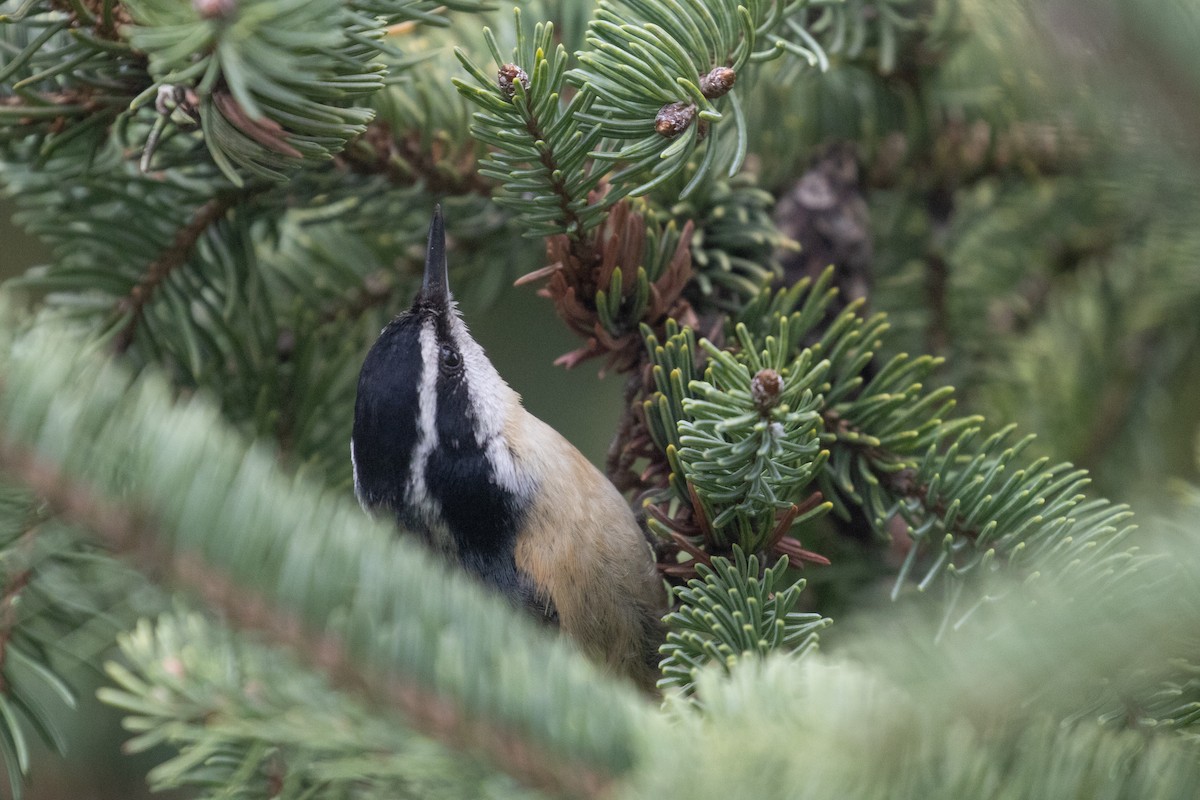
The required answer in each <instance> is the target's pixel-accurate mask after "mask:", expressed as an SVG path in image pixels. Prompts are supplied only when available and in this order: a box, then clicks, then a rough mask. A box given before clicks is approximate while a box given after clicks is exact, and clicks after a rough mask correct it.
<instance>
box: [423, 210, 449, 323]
mask: <svg viewBox="0 0 1200 800" xmlns="http://www.w3.org/2000/svg"><path fill="white" fill-rule="evenodd" d="M417 301H418V302H423V303H431V304H436V305H443V306H444V305H447V304H448V303H449V302H450V276H449V273H448V271H447V268H446V228H445V226H444V225H443V224H442V206H441V204H438V205H436V206H434V207H433V222H431V223H430V224H429V251H428V252H427V254H426V256H425V279H424V280H423V281H422V282H421V291H420V292H419V293H418V294H417Z"/></svg>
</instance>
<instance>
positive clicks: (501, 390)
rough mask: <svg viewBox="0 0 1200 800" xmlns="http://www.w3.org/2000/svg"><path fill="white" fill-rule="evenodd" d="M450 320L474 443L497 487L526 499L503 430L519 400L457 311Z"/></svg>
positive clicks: (516, 408) (525, 488)
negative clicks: (468, 400)
mask: <svg viewBox="0 0 1200 800" xmlns="http://www.w3.org/2000/svg"><path fill="white" fill-rule="evenodd" d="M453 311H454V313H452V314H451V316H450V336H451V337H452V338H453V339H454V344H455V346H456V347H457V349H458V352H459V353H460V354H461V355H462V359H463V371H464V372H465V374H466V376H467V392H468V394H469V396H470V398H471V407H472V409H474V412H475V443H476V444H477V445H479V446H480V447H481V448H483V449H484V451H485V452H486V453H487V457H488V461H489V462H491V465H492V469H493V471H494V472H495V475H496V483H497V484H498V485H499V486H501V487H503V488H505V489H508V490H509V491H511V492H513V493H514V494H517V495H526V494H528V491H529V488H530V487H529V486H527V485H526V483H527V482H526V481H523V480H522V479H521V472H520V470H518V469H517V465H516V462H515V461H514V460H513V455H512V452H511V451H510V450H509V448H508V443H507V441H506V440H505V438H504V426H505V422H506V421H507V420H508V417H509V415H510V414H512V413H513V412H514V411H516V412H517V413H521V412H520V404H521V398H520V397H518V396H517V393H516V392H514V391H513V390H512V389H511V388H509V385H508V384H507V383H505V382H504V379H503V378H501V377H500V373H498V372H496V368H495V367H494V366H492V362H491V360H489V359H488V357H487V354H485V353H484V352H483V348H482V347H480V346H479V343H478V342H476V341H475V340H474V339H473V338H471V334H470V333H469V332H468V331H467V326H466V324H465V323H463V321H462V319H461V318H460V317H459V316H458V311H457V309H454V310H453Z"/></svg>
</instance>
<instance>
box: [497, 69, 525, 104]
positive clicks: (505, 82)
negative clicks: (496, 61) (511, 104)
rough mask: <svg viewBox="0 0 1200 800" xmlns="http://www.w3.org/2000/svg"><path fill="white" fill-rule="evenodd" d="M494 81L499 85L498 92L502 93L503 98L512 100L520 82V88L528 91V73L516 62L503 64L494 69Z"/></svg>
mask: <svg viewBox="0 0 1200 800" xmlns="http://www.w3.org/2000/svg"><path fill="white" fill-rule="evenodd" d="M496 83H497V85H498V86H499V87H500V94H502V95H504V99H505V100H512V99H513V95H515V94H516V93H517V84H518V83H519V84H521V88H522V89H524V90H525V91H527V92H528V91H529V73H527V72H525V70H523V69H521V68H520V67H518V66H517V65H516V64H505V65H504V66H502V67H500V69H499V70H497V71H496Z"/></svg>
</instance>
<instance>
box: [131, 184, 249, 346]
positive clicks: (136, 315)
mask: <svg viewBox="0 0 1200 800" xmlns="http://www.w3.org/2000/svg"><path fill="white" fill-rule="evenodd" d="M243 199H245V197H244V195H243V194H241V193H236V192H227V193H224V194H220V195H218V196H216V197H213V198H211V199H210V200H208V201H207V202H206V203H204V204H203V205H202V206H200V207H199V208H198V209H196V211H195V213H193V214H192V217H191V219H190V220H189V221H188V223H187V224H186V225H184V226H183V227H182V228H180V229H179V230H178V232H176V234H175V237H174V238H173V239H172V240H171V243H170V244H169V245H167V247H166V248H165V249H164V250H163V251H162V253H161V254H160V255H159V256H158V258H156V259H155V260H154V261H152V262H150V263H149V264H148V265H147V266H146V270H145V274H144V275H143V276H142V279H141V280H140V281H138V283H137V284H136V285H135V286H134V287H133V289H132V290H131V291H130V292H129V295H128V296H126V297H123V298H121V299H120V300H118V301H117V306H116V309H115V311H114V313H115V314H116V316H118V317H122V318H125V317H127V318H128V319H127V321H126V322H125V324H124V325H123V326H122V327H121V329H120V331H119V332H118V333H117V335H116V337H115V338H114V339H113V349H114V350H115V351H116V352H118V353H124V352H125V351H126V350H128V349H129V347H130V345H132V344H133V339H134V335H135V334H136V333H137V327H138V322H139V321H140V319H141V316H142V313H143V312H144V311H145V308H146V305H147V304H148V303H149V302H150V301H151V300H152V299H153V297H154V292H155V290H156V289H158V287H159V285H160V284H161V283H162V282H163V281H165V280H166V279H167V278H168V277H170V275H171V273H172V272H174V271H175V270H177V269H179V268H180V267H182V266H183V265H184V264H186V263H187V260H188V258H189V257H190V256H191V254H192V249H193V248H194V247H195V246H196V242H198V241H199V240H200V237H201V236H203V235H204V234H205V232H206V231H208V229H209V228H211V227H212V226H213V225H215V224H216V223H217V222H218V221H220V220H221V219H222V218H224V216H225V215H226V214H227V213H228V212H229V211H230V210H231V209H232V208H234V207H235V206H236V205H237V204H238V203H239V202H241V201H242V200H243Z"/></svg>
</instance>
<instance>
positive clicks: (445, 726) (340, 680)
mask: <svg viewBox="0 0 1200 800" xmlns="http://www.w3.org/2000/svg"><path fill="white" fill-rule="evenodd" d="M0 472H3V473H5V474H7V475H9V476H11V477H12V478H15V479H16V480H17V481H19V482H20V483H21V484H23V485H24V486H26V487H28V488H29V489H30V490H32V491H33V492H35V493H36V494H37V495H39V496H40V497H42V498H44V499H45V501H46V502H47V503H48V504H49V505H50V506H51V507H52V508H53V509H54V510H55V511H56V512H58V513H59V514H61V515H62V516H63V517H64V518H66V519H68V520H69V521H71V522H73V523H75V524H77V525H80V526H81V527H84V528H86V529H88V530H89V531H91V532H92V533H94V534H95V535H97V536H99V537H100V538H101V539H102V540H103V541H104V542H105V544H107V545H108V547H109V548H110V550H111V551H112V552H113V553H114V554H115V555H118V556H125V557H129V558H132V559H133V560H134V561H135V562H136V564H137V566H138V568H139V569H140V570H142V571H143V572H145V573H147V574H150V575H154V576H156V577H157V578H158V579H159V580H164V581H166V582H168V583H172V584H175V585H177V586H180V587H182V588H186V589H189V590H192V591H194V592H196V593H198V594H199V596H200V597H201V598H202V599H203V600H204V602H205V605H206V606H207V607H209V608H212V609H216V610H219V611H220V612H221V615H222V617H223V618H224V619H226V620H228V621H230V622H231V623H232V624H233V625H234V626H236V627H237V628H239V629H241V630H248V631H253V632H255V633H256V634H258V635H259V636H260V637H263V638H264V639H266V640H267V641H270V642H272V643H273V644H277V645H280V646H284V647H287V648H288V649H290V650H291V651H293V652H295V653H297V654H298V655H299V656H301V657H302V658H303V659H304V660H305V661H306V662H308V663H309V664H311V665H312V666H313V667H314V668H316V669H317V670H319V671H321V672H322V673H324V674H325V675H327V676H328V677H329V679H330V680H331V681H332V682H333V683H334V685H336V686H338V687H339V688H342V689H344V690H346V691H350V692H352V693H354V694H358V695H361V696H363V697H364V699H366V700H368V701H369V702H371V703H372V704H374V705H376V707H379V706H383V707H388V708H393V709H396V710H398V711H400V712H401V713H402V714H403V715H404V718H405V720H406V721H407V722H408V724H410V725H411V726H412V727H413V728H414V729H415V730H417V731H419V732H420V733H422V734H425V735H427V736H429V737H431V738H433V739H436V740H438V741H440V742H443V743H444V744H446V745H448V746H450V747H454V748H469V749H472V750H477V751H480V752H483V753H485V754H486V755H487V756H488V757H489V759H490V761H491V762H492V763H493V764H494V765H495V766H496V767H497V768H499V769H502V770H503V771H505V772H507V773H508V774H510V775H512V776H513V777H514V778H517V779H518V780H520V781H522V782H523V783H525V784H526V785H528V786H531V787H534V788H539V789H544V790H546V791H551V792H561V793H565V794H568V795H570V796H575V797H585V798H586V797H599V796H601V795H603V794H604V793H605V791H606V789H607V787H608V786H609V783H610V781H611V778H609V777H607V776H604V775H603V774H601V773H599V772H596V771H594V770H593V769H591V768H589V767H586V766H584V765H580V764H568V763H564V762H563V761H562V760H561V759H560V758H556V757H552V756H550V755H549V754H548V753H546V752H545V751H544V750H543V749H542V748H540V747H538V746H537V745H535V744H533V743H532V742H529V741H527V740H525V739H523V738H522V737H521V736H519V735H518V734H517V733H516V732H515V731H512V730H506V729H503V728H501V727H499V726H496V725H495V724H493V723H490V722H488V721H486V720H483V719H480V718H477V717H472V716H470V715H469V714H466V713H464V711H463V709H461V708H459V707H458V706H456V705H455V704H454V703H452V702H450V701H449V700H448V699H446V698H444V697H439V696H438V695H437V694H435V693H434V692H431V691H430V690H428V689H426V688H425V687H422V686H420V685H419V684H417V683H414V682H411V681H407V680H404V679H403V678H401V677H400V676H398V675H382V674H378V673H373V672H372V671H370V670H367V669H364V668H363V666H362V663H361V661H360V660H359V659H357V658H355V657H354V656H353V655H352V654H351V653H350V652H349V651H348V650H347V649H346V646H345V644H344V642H342V641H341V640H340V639H339V638H338V637H337V636H335V635H333V634H331V633H316V632H313V631H311V630H308V629H307V628H306V626H305V625H304V624H303V623H302V622H301V621H300V620H299V619H298V618H297V617H295V616H293V615H292V614H289V613H287V612H285V611H284V610H282V609H280V608H278V607H277V606H275V605H274V604H273V603H272V602H271V601H269V600H268V599H267V598H266V597H264V596H263V595H261V594H260V593H258V592H255V591H252V590H250V589H247V588H246V587H245V586H244V585H240V584H238V583H237V582H235V581H233V580H231V579H230V578H229V577H228V576H226V575H224V574H222V573H221V572H220V571H218V570H216V569H214V568H213V567H212V566H210V565H209V564H207V563H205V562H204V561H203V560H202V559H200V558H199V557H196V556H191V555H187V554H183V553H175V554H173V553H171V552H170V551H168V550H166V549H164V548H163V547H162V546H161V544H160V542H161V538H162V537H161V534H160V533H159V532H158V531H157V529H156V528H155V527H154V526H153V524H152V523H151V522H150V521H149V520H150V516H149V515H147V514H142V513H136V512H133V511H131V510H130V508H129V507H127V506H121V505H116V504H113V503H111V502H109V501H107V500H105V499H103V498H102V496H101V495H100V494H98V493H97V492H95V491H94V490H93V489H92V487H90V486H88V485H86V484H84V483H83V482H81V481H78V480H75V479H72V478H71V477H69V476H67V475H66V474H64V473H63V472H62V471H61V470H59V469H58V468H57V467H55V466H54V465H53V464H51V463H49V462H47V461H45V460H43V459H41V458H38V457H37V456H36V455H35V454H34V453H33V452H32V451H30V450H28V449H27V448H25V447H23V446H21V445H19V444H16V443H14V442H13V441H11V440H10V439H9V438H8V437H5V436H0ZM27 579H28V573H27V574H26V580H27ZM23 585H24V583H22V582H21V581H20V580H19V578H18V580H14V581H10V582H9V583H8V585H7V586H6V587H5V593H4V596H3V597H2V598H0V615H4V616H3V617H0V633H3V632H4V631H6V630H7V627H6V625H5V619H6V618H7V615H8V613H9V608H8V606H9V601H10V599H11V597H12V596H13V595H14V594H15V593H17V592H19V591H20V589H21V588H22V587H23ZM4 643H5V638H4V637H3V636H2V635H0V665H2V663H3V661H2V656H3V653H4ZM0 691H3V684H2V678H0Z"/></svg>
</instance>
